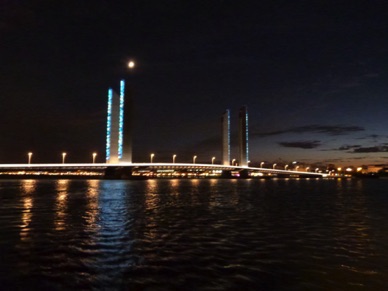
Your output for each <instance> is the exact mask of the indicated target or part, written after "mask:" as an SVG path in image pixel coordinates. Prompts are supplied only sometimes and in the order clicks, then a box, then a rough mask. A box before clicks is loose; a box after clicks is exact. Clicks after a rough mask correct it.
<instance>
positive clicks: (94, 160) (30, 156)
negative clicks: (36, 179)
mask: <svg viewBox="0 0 388 291" xmlns="http://www.w3.org/2000/svg"><path fill="white" fill-rule="evenodd" d="M27 155H28V164H31V161H32V152H29V153H28V154H27ZM66 156H67V153H65V152H63V153H62V164H64V163H65V160H66ZM96 157H97V153H93V154H92V162H93V164H94V163H95V162H96Z"/></svg>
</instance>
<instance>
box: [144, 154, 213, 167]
mask: <svg viewBox="0 0 388 291" xmlns="http://www.w3.org/2000/svg"><path fill="white" fill-rule="evenodd" d="M154 157H155V154H151V155H150V162H151V164H152V163H153V161H154ZM176 157H177V155H175V154H174V155H172V163H173V164H175V160H176ZM215 159H216V157H212V165H213V164H214V160H215ZM196 160H197V156H193V164H195V161H196Z"/></svg>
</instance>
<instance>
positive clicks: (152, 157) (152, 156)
mask: <svg viewBox="0 0 388 291" xmlns="http://www.w3.org/2000/svg"><path fill="white" fill-rule="evenodd" d="M154 156H155V154H151V156H150V160H151V164H152V160H153V159H154Z"/></svg>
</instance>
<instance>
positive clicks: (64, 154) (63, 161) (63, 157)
mask: <svg viewBox="0 0 388 291" xmlns="http://www.w3.org/2000/svg"><path fill="white" fill-rule="evenodd" d="M65 158H66V153H62V164H64V163H65Z"/></svg>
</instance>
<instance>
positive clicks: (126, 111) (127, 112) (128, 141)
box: [120, 80, 133, 163]
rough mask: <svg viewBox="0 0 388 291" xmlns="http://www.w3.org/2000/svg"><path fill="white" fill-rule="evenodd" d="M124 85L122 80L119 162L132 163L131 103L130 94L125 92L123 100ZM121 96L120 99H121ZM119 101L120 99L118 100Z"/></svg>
mask: <svg viewBox="0 0 388 291" xmlns="http://www.w3.org/2000/svg"><path fill="white" fill-rule="evenodd" d="M124 86H125V84H124V81H123V80H122V81H121V83H120V98H122V99H123V100H124V101H123V102H124V103H123V106H124V107H123V108H122V109H120V110H122V115H123V116H122V135H123V136H122V141H123V143H122V155H121V158H120V161H121V162H126V163H132V127H133V102H132V94H131V92H130V91H128V90H127V94H126V96H125V98H124V90H125V88H124ZM121 96H122V97H121ZM120 100H121V99H120Z"/></svg>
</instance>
